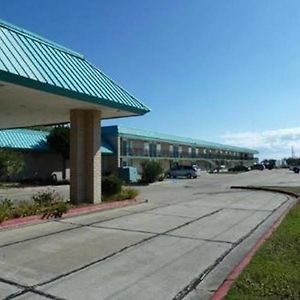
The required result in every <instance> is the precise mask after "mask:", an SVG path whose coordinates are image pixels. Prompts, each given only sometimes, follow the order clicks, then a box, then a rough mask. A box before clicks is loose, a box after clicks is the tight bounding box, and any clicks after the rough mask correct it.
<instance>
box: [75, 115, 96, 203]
mask: <svg viewBox="0 0 300 300" xmlns="http://www.w3.org/2000/svg"><path fill="white" fill-rule="evenodd" d="M70 120H71V136H70V179H71V180H70V199H71V201H72V202H73V203H76V204H78V203H99V202H101V149H100V148H101V112H100V111H94V110H77V109H76V110H72V111H71V113H70Z"/></svg>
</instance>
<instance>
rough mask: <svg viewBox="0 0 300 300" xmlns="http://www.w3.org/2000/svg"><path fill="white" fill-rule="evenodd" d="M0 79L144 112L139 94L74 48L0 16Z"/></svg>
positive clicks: (123, 109)
mask: <svg viewBox="0 0 300 300" xmlns="http://www.w3.org/2000/svg"><path fill="white" fill-rule="evenodd" d="M0 43H1V47H0V81H4V82H10V83H13V84H17V85H21V86H25V87H29V88H32V89H36V90H40V91H44V92H48V93H52V94H55V95H60V96H65V97H68V98H71V99H75V100H81V101H85V102H89V103H93V104H98V105H102V106H107V107H110V108H115V109H117V110H122V111H125V112H129V113H132V114H133V115H143V114H145V113H147V112H149V111H150V109H149V108H148V107H147V106H145V105H144V104H143V103H142V102H141V101H139V100H138V99H137V98H135V97H134V96H132V95H131V94H129V93H128V92H127V91H126V90H125V89H124V88H122V87H121V86H120V85H118V84H117V83H116V82H114V81H113V80H112V79H110V78H109V77H108V76H107V75H105V74H104V73H103V72H102V71H100V70H99V69H98V68H96V67H95V66H93V65H92V64H91V63H90V62H88V61H87V60H85V59H84V57H83V56H82V55H79V54H78V53H76V52H73V51H72V50H69V49H67V48H64V47H62V46H60V45H57V44H55V43H53V42H51V41H49V40H47V39H44V38H42V37H40V36H38V35H35V34H33V33H31V32H29V31H26V30H24V29H22V28H19V27H17V26H14V25H12V24H9V23H7V22H4V21H1V20H0Z"/></svg>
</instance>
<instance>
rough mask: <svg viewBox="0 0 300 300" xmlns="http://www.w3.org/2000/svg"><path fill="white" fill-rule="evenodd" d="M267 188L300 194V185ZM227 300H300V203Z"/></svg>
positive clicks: (243, 274) (247, 269) (245, 271)
mask: <svg viewBox="0 0 300 300" xmlns="http://www.w3.org/2000/svg"><path fill="white" fill-rule="evenodd" d="M267 188H272V189H278V190H281V191H287V192H293V193H296V194H298V195H300V186H298V187H296V186H295V187H279V186H276V187H274V186H268V187H267ZM225 299H227V300H229V299H300V203H299V201H298V203H297V204H296V205H295V206H294V207H293V208H292V209H291V210H290V212H289V213H288V215H287V216H286V218H285V219H284V221H283V222H282V223H281V224H280V226H279V227H278V228H277V230H276V231H275V232H274V233H273V234H272V236H271V238H270V239H269V240H267V241H266V243H265V244H264V245H263V246H262V247H261V248H260V249H259V250H258V252H257V253H256V254H255V256H254V257H253V258H252V260H251V262H250V264H249V265H248V266H247V267H246V269H245V270H244V271H243V272H242V273H241V275H240V276H239V277H238V279H237V281H236V282H235V283H234V284H233V286H232V287H231V289H230V291H229V293H228V294H227V296H226V297H225Z"/></svg>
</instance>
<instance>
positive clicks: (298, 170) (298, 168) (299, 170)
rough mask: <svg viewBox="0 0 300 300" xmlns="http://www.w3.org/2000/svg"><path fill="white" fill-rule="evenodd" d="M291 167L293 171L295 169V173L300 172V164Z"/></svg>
mask: <svg viewBox="0 0 300 300" xmlns="http://www.w3.org/2000/svg"><path fill="white" fill-rule="evenodd" d="M289 169H290V170H291V171H294V172H295V173H299V172H300V166H290V167H289Z"/></svg>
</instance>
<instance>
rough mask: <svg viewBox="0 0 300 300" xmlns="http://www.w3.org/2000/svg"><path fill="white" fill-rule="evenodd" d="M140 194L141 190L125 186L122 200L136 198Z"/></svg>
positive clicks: (121, 194)
mask: <svg viewBox="0 0 300 300" xmlns="http://www.w3.org/2000/svg"><path fill="white" fill-rule="evenodd" d="M138 194H139V191H138V190H136V189H133V188H125V189H123V190H122V192H121V193H120V196H121V197H120V198H121V199H120V200H126V199H134V198H136V196H137V195H138Z"/></svg>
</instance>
